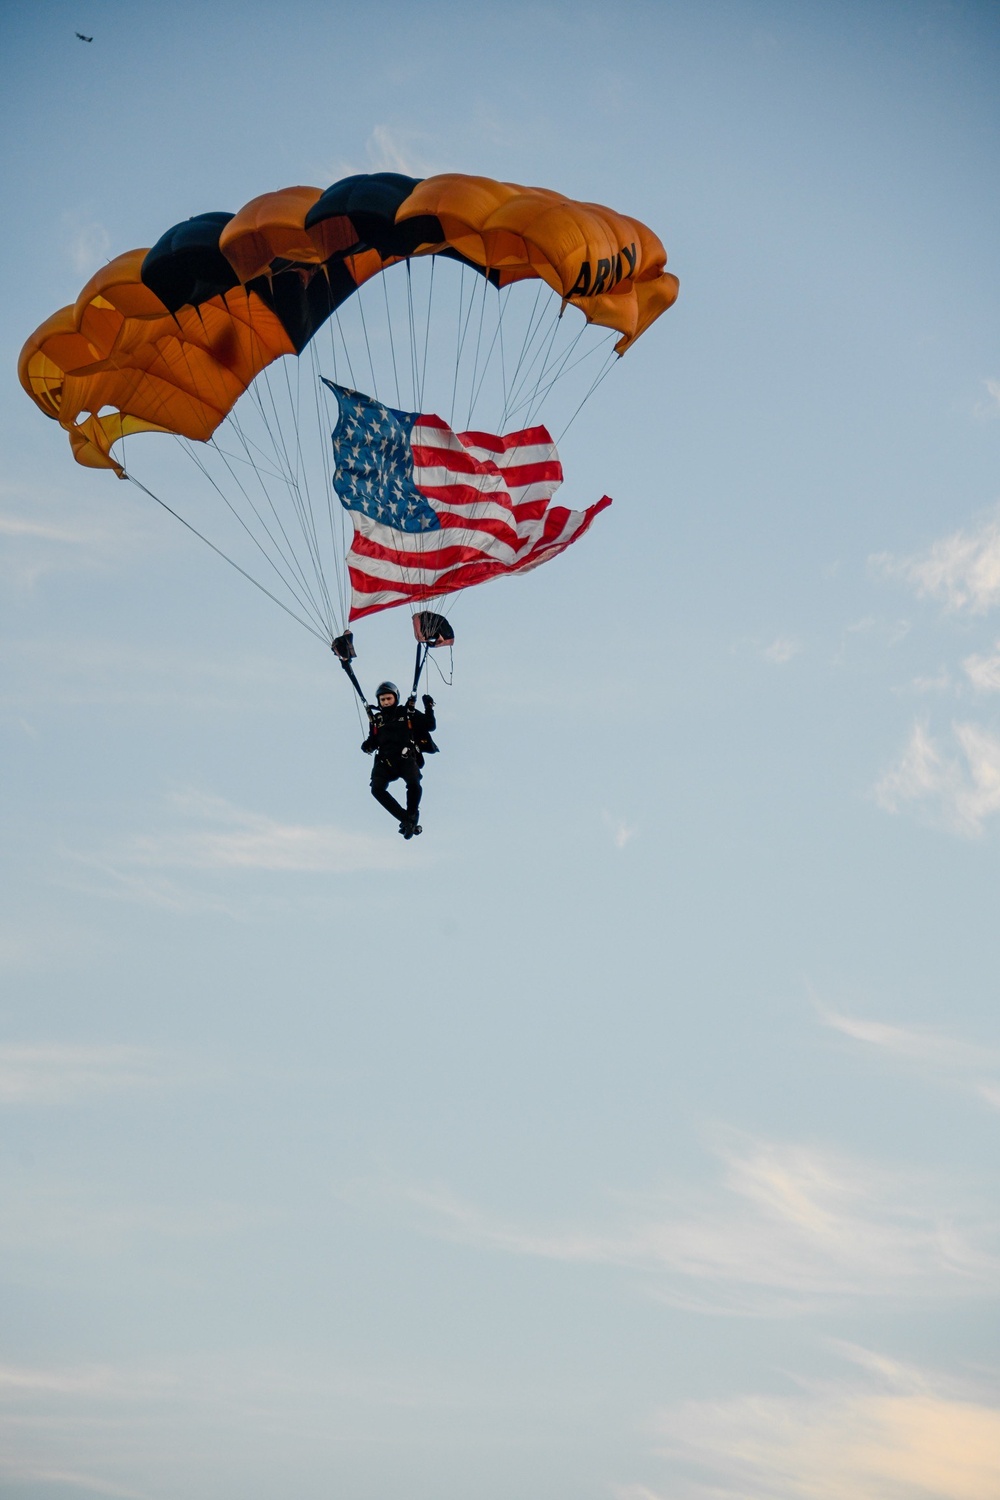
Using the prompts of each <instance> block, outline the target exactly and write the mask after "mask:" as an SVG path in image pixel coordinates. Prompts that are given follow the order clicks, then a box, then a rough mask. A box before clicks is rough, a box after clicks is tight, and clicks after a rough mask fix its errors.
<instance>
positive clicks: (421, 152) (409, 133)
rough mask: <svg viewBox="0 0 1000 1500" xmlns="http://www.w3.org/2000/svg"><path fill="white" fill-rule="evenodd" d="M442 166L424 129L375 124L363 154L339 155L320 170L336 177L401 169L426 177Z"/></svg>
mask: <svg viewBox="0 0 1000 1500" xmlns="http://www.w3.org/2000/svg"><path fill="white" fill-rule="evenodd" d="M441 170H443V168H442V165H441V162H440V160H439V159H438V158H437V156H436V155H435V153H434V152H433V151H432V150H431V138H430V137H429V136H427V135H426V134H425V133H424V132H423V131H419V130H410V129H408V128H406V127H405V126H401V125H387V124H382V125H376V126H375V127H374V129H373V130H372V131H371V134H370V135H369V136H368V139H367V140H366V141H365V145H364V151H363V155H362V157H361V158H360V159H358V158H356V157H338V158H337V159H336V160H335V161H333V162H329V163H327V164H326V165H325V166H324V167H323V168H322V169H321V172H320V175H321V176H322V177H324V178H329V180H330V181H335V180H336V179H337V178H338V177H346V176H349V175H351V174H352V173H354V172H402V173H403V175H404V176H407V177H426V176H428V175H429V174H430V173H432V172H439V171H441Z"/></svg>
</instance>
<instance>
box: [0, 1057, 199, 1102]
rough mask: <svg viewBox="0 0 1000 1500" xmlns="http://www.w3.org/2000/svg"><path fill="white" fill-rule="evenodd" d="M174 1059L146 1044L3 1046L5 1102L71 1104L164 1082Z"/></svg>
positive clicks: (0, 1071)
mask: <svg viewBox="0 0 1000 1500" xmlns="http://www.w3.org/2000/svg"><path fill="white" fill-rule="evenodd" d="M177 1076H178V1067H177V1063H176V1061H175V1060H174V1059H172V1058H169V1057H167V1056H166V1055H165V1054H163V1053H159V1052H154V1051H152V1050H151V1049H149V1048H146V1047H129V1046H110V1047H86V1046H76V1047H74V1046H63V1047H51V1046H34V1047H25V1046H16V1047H15V1046H0V1104H24V1105H28V1104H34V1105H42V1104H70V1103H75V1102H76V1101H78V1100H81V1099H87V1098H93V1097H97V1096H100V1095H106V1094H121V1093H130V1092H134V1091H137V1090H141V1091H143V1092H146V1091H148V1090H149V1089H151V1088H159V1087H163V1086H164V1085H166V1084H167V1083H169V1082H170V1081H171V1080H175V1079H176V1078H177Z"/></svg>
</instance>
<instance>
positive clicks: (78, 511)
mask: <svg viewBox="0 0 1000 1500" xmlns="http://www.w3.org/2000/svg"><path fill="white" fill-rule="evenodd" d="M0 537H5V538H7V539H8V540H7V544H6V545H5V546H4V547H3V549H2V551H0V576H2V577H3V579H4V582H5V583H6V584H7V585H8V586H12V587H16V588H19V589H32V588H34V586H35V585H36V584H37V583H38V581H39V580H40V579H42V578H44V577H46V576H48V575H49V574H53V573H55V574H64V573H68V572H84V571H93V570H94V569H108V568H113V567H115V566H119V565H121V564H122V563H124V562H125V561H127V560H129V559H131V558H133V557H135V556H136V555H137V554H139V553H141V552H144V551H146V550H148V549H149V548H150V547H151V546H152V545H153V544H154V541H155V537H156V533H155V528H154V527H153V525H152V523H151V518H149V517H145V516H143V515H142V513H141V512H140V511H139V510H138V508H132V509H130V508H129V507H128V506H125V507H122V505H121V503H120V501H119V503H117V504H114V503H112V501H111V499H110V498H108V497H103V496H102V497H97V496H95V495H88V496H87V499H86V503H84V502H82V501H81V498H80V496H79V495H71V494H67V493H64V492H62V491H60V490H58V489H55V488H48V487H46V486H44V485H40V486H38V487H37V488H36V489H31V488H30V487H25V486H15V485H10V484H3V485H0Z"/></svg>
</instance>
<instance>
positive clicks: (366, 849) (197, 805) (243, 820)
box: [125, 792, 409, 875]
mask: <svg viewBox="0 0 1000 1500" xmlns="http://www.w3.org/2000/svg"><path fill="white" fill-rule="evenodd" d="M174 805H175V807H176V808H177V810H178V812H180V813H181V814H182V815H184V816H186V817H187V818H189V819H192V820H197V821H198V822H199V823H201V824H203V825H207V826H202V827H200V828H188V829H185V830H183V831H179V832H166V833H158V834H143V835H140V836H138V837H136V838H134V839H133V840H132V841H131V843H130V845H129V846H128V848H127V851H126V853H125V858H126V860H127V861H128V863H130V864H133V865H140V866H143V867H145V868H147V869H169V868H173V869H187V870H219V871H222V870H243V871H255V870H257V871H268V872H277V873H284V874H291V873H296V874H309V875H343V874H347V873H350V872H351V871H353V870H384V869H396V868H399V867H400V866H402V865H403V864H404V863H405V860H404V857H403V855H404V853H408V852H409V851H400V850H399V849H398V848H397V847H396V844H395V843H393V841H392V840H391V839H389V838H388V837H376V836H374V835H372V834H368V833H353V832H350V831H349V830H345V829H342V828H337V827H336V826H334V825H333V824H329V823H327V824H306V823H283V822H280V821H279V820H278V819H277V818H272V817H268V816H267V814H265V813H255V812H250V811H248V810H246V809H244V808H240V807H234V806H233V804H232V803H230V802H227V801H225V799H224V798H222V797H211V796H206V795H204V794H201V793H196V792H186V793H180V794H178V795H177V796H176V797H175V798H174Z"/></svg>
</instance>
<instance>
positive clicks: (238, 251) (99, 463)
mask: <svg viewBox="0 0 1000 1500" xmlns="http://www.w3.org/2000/svg"><path fill="white" fill-rule="evenodd" d="M424 256H444V257H447V258H450V259H452V260H458V261H460V262H462V263H463V264H465V265H466V266H469V267H472V268H474V269H475V270H476V271H478V272H479V273H481V274H482V275H483V276H484V277H485V278H486V279H487V280H488V281H489V282H491V283H492V284H493V285H494V286H495V287H497V288H503V287H507V286H509V285H511V284H513V283H515V282H519V281H526V280H530V279H536V280H538V281H540V282H542V283H544V284H545V285H546V286H548V287H549V288H551V290H552V291H553V292H554V293H556V294H557V296H558V297H559V298H560V299H561V307H566V306H572V307H577V308H579V309H580V311H581V312H582V313H583V314H584V316H585V318H586V319H587V321H588V322H589V323H593V324H597V325H600V326H602V327H605V328H609V329H612V330H614V331H615V332H616V333H618V334H619V338H618V340H617V342H616V343H615V346H614V348H615V352H616V353H617V354H623V353H624V352H625V351H626V350H627V349H628V348H629V347H630V345H631V344H632V343H634V342H635V340H636V339H637V338H638V337H639V336H640V334H642V333H643V332H644V331H645V330H646V329H647V328H648V327H649V325H650V324H651V323H652V322H653V321H654V319H655V318H657V317H659V315H660V313H662V312H664V311H665V310H666V309H667V308H668V307H670V306H671V304H672V303H673V302H674V300H675V298H676V296H677V290H678V283H677V278H676V277H675V276H673V275H671V274H670V272H668V271H666V270H665V269H664V267H665V264H666V252H665V251H664V248H663V245H662V244H661V242H660V240H659V239H658V238H657V237H656V235H655V234H653V232H652V231H651V230H650V229H648V228H646V226H645V225H644V224H641V223H639V221H638V220H636V219H632V218H628V217H627V216H625V215H623V214H619V213H615V212H613V211H612V210H611V209H608V208H603V207H601V206H600V205H599V204H594V203H577V202H574V201H573V200H571V199H568V198H565V197H563V196H562V195H561V194H559V193H556V192H552V191H550V190H549V189H546V188H526V187H519V186H517V185H515V184H513V183H503V182H495V181H493V180H492V179H490V178H487V177H469V176H463V175H460V174H457V173H446V174H443V175H441V176H437V177H428V178H425V179H424V180H423V181H418V180H416V179H414V178H410V177H404V176H401V175H399V174H396V173H389V172H381V173H374V174H371V175H364V176H357V177H348V178H345V179H344V180H343V181H341V182H338V183H335V184H334V185H333V186H332V187H330V188H328V189H327V190H326V191H325V192H323V191H321V190H320V189H319V188H311V187H292V188H285V189H283V190H281V191H279V192H274V193H266V194H264V195H263V196H262V197H259V198H255V199H253V200H252V201H251V202H250V203H248V204H246V205H245V207H243V208H241V209H240V211H239V212H238V213H236V214H226V213H207V214H201V215H199V216H198V217H196V218H193V219H188V220H186V221H185V222H184V223H181V224H178V225H176V226H175V227H174V228H172V229H170V230H168V231H167V233H166V234H164V235H163V236H162V238H161V239H160V240H159V241H158V243H157V244H156V245H154V246H153V248H152V249H151V250H132V251H129V252H127V253H126V254H124V255H120V256H118V257H117V258H116V259H115V260H113V261H112V262H111V263H110V264H109V265H107V266H105V267H103V268H102V269H101V270H100V271H99V272H98V273H97V274H96V275H95V276H93V277H92V278H91V280H90V281H88V283H87V285H86V286H85V287H84V288H83V290H82V292H81V293H80V295H79V297H78V298H77V300H76V303H75V304H74V305H73V306H72V307H65V308H63V309H61V311H59V312H57V313H55V314H54V315H53V316H52V317H51V318H49V319H48V320H47V321H46V322H45V323H43V324H42V326H41V327H40V328H39V329H37V330H36V332H35V333H34V334H32V336H31V338H30V339H29V340H28V341H27V343H26V344H25V346H24V349H23V351H22V353H21V358H20V362H19V375H20V379H21V384H22V385H23V386H24V389H25V390H26V391H27V393H28V395H29V396H31V398H32V400H33V401H34V402H35V403H36V405H37V406H38V407H39V408H40V409H41V410H42V411H43V412H44V413H45V414H46V416H49V417H53V418H55V419H56V420H57V421H58V422H59V423H60V425H61V426H62V427H64V428H65V429H66V431H67V433H68V434H69V438H70V442H71V444H72V447H73V452H74V455H75V457H76V459H77V461H78V462H80V463H82V464H86V465H89V466H91V467H107V468H112V469H114V470H115V471H116V472H117V473H118V474H119V475H121V474H122V473H123V469H122V466H121V464H119V463H118V462H117V461H116V460H115V459H114V458H113V457H112V453H111V450H112V447H113V446H114V444H115V443H116V442H117V441H119V440H120V439H121V438H123V437H126V436H128V435H130V434H132V433H138V432H150V431H152V432H169V433H174V434H177V435H179V436H181V437H183V438H187V439H191V440H194V441H200V442H204V441H205V440H207V439H208V438H210V437H211V436H212V434H213V433H214V432H215V431H216V429H217V428H218V426H219V424H220V423H221V422H222V421H223V419H224V418H225V417H226V416H227V414H228V413H229V412H230V411H231V410H232V408H233V406H234V404H235V403H236V401H237V400H238V398H239V397H240V396H241V395H242V394H243V392H244V391H246V389H247V388H248V387H249V386H250V384H251V383H252V382H253V380H254V379H255V377H256V376H257V375H258V374H260V372H261V371H262V370H264V369H265V368H266V367H267V366H268V365H270V364H271V363H272V362H273V361H275V360H277V359H278V358H279V357H280V356H281V355H286V354H297V353H300V352H301V351H302V350H303V349H304V348H305V347H306V345H307V344H308V343H309V341H310V340H311V339H312V337H313V335H314V334H315V333H316V332H317V330H318V329H319V328H320V327H321V326H322V325H323V324H324V323H325V322H326V321H327V320H328V319H329V318H330V317H331V315H332V314H334V313H335V312H336V311H337V309H339V308H340V307H341V306H342V304H344V303H345V302H346V300H347V299H348V298H349V297H350V296H351V295H352V294H353V293H354V292H355V291H356V290H357V289H358V288H359V287H361V286H362V285H364V283H366V282H367V281H368V280H369V279H370V278H372V277H373V276H376V275H378V274H379V273H380V272H382V271H385V270H386V269H387V268H388V267H389V266H392V265H395V264H397V263H399V262H401V261H408V260H410V259H411V258H414V257H424Z"/></svg>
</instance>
